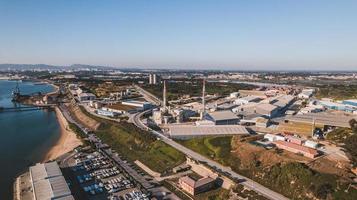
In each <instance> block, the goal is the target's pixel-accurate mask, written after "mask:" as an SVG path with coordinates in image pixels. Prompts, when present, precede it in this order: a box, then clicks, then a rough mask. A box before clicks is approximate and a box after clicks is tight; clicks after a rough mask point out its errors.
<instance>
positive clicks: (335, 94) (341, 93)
mask: <svg viewBox="0 0 357 200" xmlns="http://www.w3.org/2000/svg"><path fill="white" fill-rule="evenodd" d="M318 87H319V90H318V91H317V94H316V97H317V98H325V97H326V98H333V99H336V100H343V99H356V98H357V85H341V84H336V85H323V86H318Z"/></svg>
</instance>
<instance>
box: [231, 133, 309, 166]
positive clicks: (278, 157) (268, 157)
mask: <svg viewBox="0 0 357 200" xmlns="http://www.w3.org/2000/svg"><path fill="white" fill-rule="evenodd" d="M234 142H235V145H234V150H233V152H234V153H235V154H236V155H237V157H239V159H240V161H241V164H242V168H249V167H250V166H251V165H252V164H254V163H256V162H257V161H259V162H260V163H261V164H262V166H263V167H268V166H272V165H275V164H277V163H286V162H291V161H298V162H307V161H308V159H307V158H305V157H302V156H299V155H296V154H293V153H290V152H287V151H283V152H282V153H279V154H278V153H276V152H275V150H274V149H271V150H266V149H265V148H263V147H259V146H255V145H252V144H250V143H247V142H240V141H239V140H235V141H234Z"/></svg>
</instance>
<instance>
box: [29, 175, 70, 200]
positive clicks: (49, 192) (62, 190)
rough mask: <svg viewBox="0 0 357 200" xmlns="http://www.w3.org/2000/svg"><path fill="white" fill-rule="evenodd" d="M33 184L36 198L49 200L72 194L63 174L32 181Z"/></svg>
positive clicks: (37, 199)
mask: <svg viewBox="0 0 357 200" xmlns="http://www.w3.org/2000/svg"><path fill="white" fill-rule="evenodd" d="M33 186H34V188H33V190H34V194H35V197H36V200H49V199H57V198H61V197H67V196H72V195H71V190H70V189H69V187H68V185H67V182H66V180H65V179H64V177H63V176H57V177H53V178H48V179H42V180H38V181H36V182H34V184H33Z"/></svg>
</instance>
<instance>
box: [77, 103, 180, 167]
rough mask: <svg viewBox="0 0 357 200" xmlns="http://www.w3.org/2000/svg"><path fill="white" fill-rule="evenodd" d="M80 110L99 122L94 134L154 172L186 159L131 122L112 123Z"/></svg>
mask: <svg viewBox="0 0 357 200" xmlns="http://www.w3.org/2000/svg"><path fill="white" fill-rule="evenodd" d="M80 110H81V111H82V112H83V113H84V114H85V115H88V116H90V117H91V118H93V119H95V120H97V121H99V122H100V123H101V125H100V126H99V128H98V129H97V131H96V132H95V133H96V135H97V136H98V137H99V138H100V139H102V140H103V141H104V142H105V143H107V144H108V145H110V146H111V147H112V148H113V149H114V150H116V151H117V152H118V153H119V154H120V155H121V156H123V157H125V158H127V159H129V160H131V161H135V160H139V161H141V162H142V163H144V164H145V165H146V166H148V167H149V168H150V169H152V170H154V171H156V172H159V173H166V172H171V169H172V168H173V167H175V166H177V165H179V164H181V163H182V162H184V161H185V160H186V158H185V155H184V154H182V153H181V152H179V151H177V150H176V149H174V148H173V147H171V146H169V145H167V144H165V143H164V142H162V141H159V140H156V137H155V136H153V135H152V134H150V133H149V132H147V131H143V130H141V129H139V128H137V127H136V126H135V125H133V124H130V123H127V122H121V123H114V122H111V121H108V120H105V119H101V118H98V117H93V116H92V115H90V114H89V113H87V112H86V111H85V110H84V109H83V108H81V109H80Z"/></svg>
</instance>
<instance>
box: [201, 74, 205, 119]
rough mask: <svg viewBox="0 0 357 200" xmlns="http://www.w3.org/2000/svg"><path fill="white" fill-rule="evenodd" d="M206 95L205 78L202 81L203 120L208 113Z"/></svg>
mask: <svg viewBox="0 0 357 200" xmlns="http://www.w3.org/2000/svg"><path fill="white" fill-rule="evenodd" d="M205 96H206V80H205V79H203V81H202V111H201V116H200V118H201V120H203V117H204V115H205V113H206V101H205Z"/></svg>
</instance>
